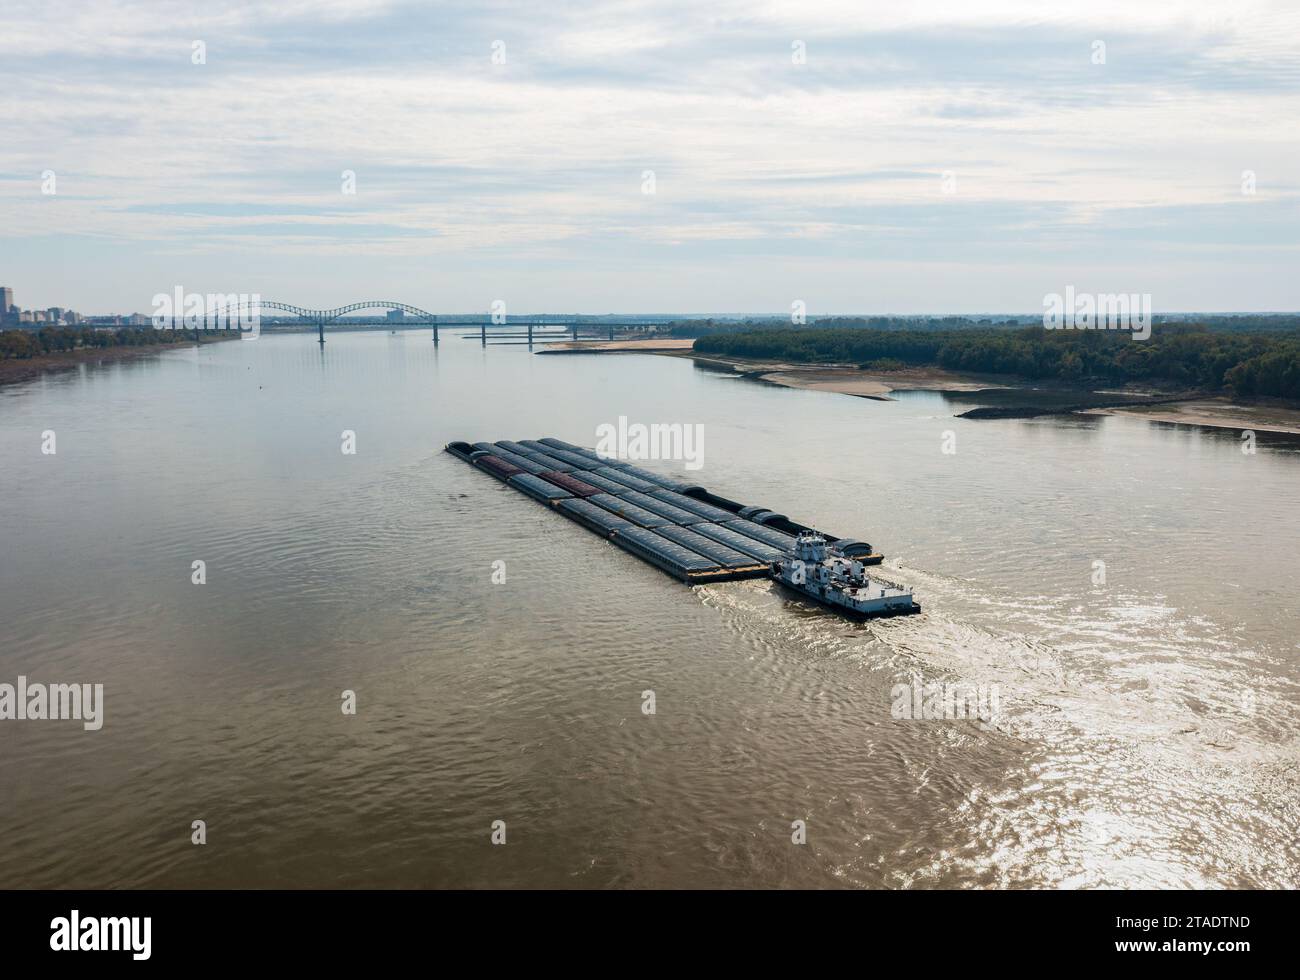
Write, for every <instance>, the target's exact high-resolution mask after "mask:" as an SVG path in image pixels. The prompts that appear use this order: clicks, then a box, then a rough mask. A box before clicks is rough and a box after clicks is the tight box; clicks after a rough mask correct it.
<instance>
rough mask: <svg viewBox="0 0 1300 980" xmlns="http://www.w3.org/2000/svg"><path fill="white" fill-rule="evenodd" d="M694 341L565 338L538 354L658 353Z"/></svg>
mask: <svg viewBox="0 0 1300 980" xmlns="http://www.w3.org/2000/svg"><path fill="white" fill-rule="evenodd" d="M694 343H695V341H694V340H692V339H691V338H690V337H664V338H663V339H662V340H653V339H646V340H566V341H564V342H563V343H559V342H556V343H553V344H547V345H546V347H544V348H543V349H542V350H540V351H538V353H539V354H572V353H574V352H579V353H581V352H583V351H587V352H590V353H592V354H617V353H618V352H619V351H630V352H631V353H633V354H659V353H668V352H681V351H689V350H690V349H691V345H692V344H694Z"/></svg>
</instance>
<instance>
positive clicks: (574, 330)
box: [573, 323, 578, 340]
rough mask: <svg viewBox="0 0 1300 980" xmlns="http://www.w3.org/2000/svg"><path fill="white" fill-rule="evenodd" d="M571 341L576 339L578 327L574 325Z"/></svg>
mask: <svg viewBox="0 0 1300 980" xmlns="http://www.w3.org/2000/svg"><path fill="white" fill-rule="evenodd" d="M573 339H574V340H577V339H578V325H577V324H576V323H575V324H574V325H573Z"/></svg>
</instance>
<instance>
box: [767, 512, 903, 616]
mask: <svg viewBox="0 0 1300 980" xmlns="http://www.w3.org/2000/svg"><path fill="white" fill-rule="evenodd" d="M772 576H773V578H775V579H776V580H777V581H778V582H780V583H781V584H782V585H784V586H787V587H788V588H791V589H794V590H795V591H797V592H799V593H801V594H803V595H806V596H808V597H809V598H811V599H816V600H817V601H818V602H821V603H824V604H826V605H828V606H831V607H832V608H834V609H836V610H838V611H840V612H843V613H848V614H849V615H851V616H860V617H863V618H866V617H869V616H906V615H909V614H911V613H919V612H920V611H921V607H920V605H919V604H918V603H917V602H916V600H915V599H913V598H912V592H911V590H910V589H896V588H894V587H893V586H889V585H884V584H882V583H877V582H872V581H871V580H870V579H869V578H868V577H867V572H866V567H865V566H864V565H863V564H862V562H860V561H857V560H855V559H852V558H846V557H844V556H843V555H840V554H837V553H836V552H835V549H834V548H828V547H827V545H826V539H825V538H824V537H822V536H821V535H820V534H818V533H817V532H816V531H802V532H800V534H799V536H798V537H797V538H795V541H794V546H793V548H792V549H791V550H790V551H788V552H787V553H786V554H785V555H784V556H782V558H781V560H780V561H777V562H776V563H774V564H773V566H772Z"/></svg>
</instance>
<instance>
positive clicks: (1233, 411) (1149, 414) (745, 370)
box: [541, 337, 1300, 435]
mask: <svg viewBox="0 0 1300 980" xmlns="http://www.w3.org/2000/svg"><path fill="white" fill-rule="evenodd" d="M693 344H694V341H693V340H691V339H690V338H685V337H682V338H663V339H661V340H615V341H601V342H591V341H587V342H585V343H584V342H581V341H579V342H578V343H572V342H570V343H566V344H563V345H561V344H555V345H554V346H553V347H551V348H548V349H547V350H545V351H542V352H541V353H573V352H575V351H586V352H590V353H599V354H615V353H620V352H626V353H641V354H664V355H667V356H670V357H689V358H690V359H691V360H693V361H697V362H699V363H701V364H707V365H710V366H712V367H716V368H719V369H722V370H729V371H733V372H735V373H736V374H738V375H741V376H743V377H746V378H750V379H753V380H756V381H763V382H766V383H768V384H774V385H780V386H781V387H783V388H803V389H806V390H809V391H826V392H833V393H838V394H842V395H852V396H854V397H855V398H871V399H875V400H877V401H892V399H891V398H890V397H889V395H890V392H893V391H909V390H910V391H965V392H970V391H983V390H987V389H990V388H1004V389H1011V390H1014V389H1015V388H1016V387H1019V386H1021V385H1023V382H1019V383H1018V382H1017V379H1013V378H1004V377H994V376H979V375H970V374H958V373H955V372H952V371H945V370H943V369H941V368H907V369H904V370H901V371H889V372H879V371H862V370H859V369H858V368H856V367H854V366H853V365H849V364H817V365H809V364H793V363H789V362H784V361H762V360H745V359H742V358H735V357H722V356H719V355H716V354H696V353H695V352H694V350H693V349H692V345H693ZM1039 390H1040V391H1041V390H1042V389H1039ZM1141 394H1144V393H1142V392H1134V395H1135V396H1140V395H1141ZM1166 397H1167V394H1166ZM1078 414H1086V415H1127V416H1131V417H1134V418H1144V419H1147V420H1149V421H1152V422H1171V423H1175V424H1178V425H1200V426H1209V427H1212V428H1220V429H1254V430H1256V431H1259V432H1284V433H1291V434H1295V435H1300V409H1293V408H1288V407H1286V406H1272V405H1242V404H1237V403H1235V402H1232V401H1229V400H1228V399H1227V398H1205V397H1204V396H1203V395H1196V396H1189V398H1188V400H1187V401H1185V402H1164V403H1162V404H1159V405H1151V406H1149V407H1146V406H1129V407H1123V408H1096V409H1083V410H1080V411H1079V413H1078Z"/></svg>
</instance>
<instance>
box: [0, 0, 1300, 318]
mask: <svg viewBox="0 0 1300 980" xmlns="http://www.w3.org/2000/svg"><path fill="white" fill-rule="evenodd" d="M972 7H973V5H970V4H964V3H960V2H956V0H948V2H939V3H932V4H926V5H925V6H924V8H923V9H922V8H913V7H910V6H906V5H899V4H893V3H849V2H847V0H846V2H844V3H825V4H820V5H818V6H817V9H809V8H808V7H807V6H806V5H804V4H799V3H794V2H776V3H771V4H764V5H762V6H761V7H755V6H754V5H752V4H747V3H738V2H737V3H731V2H721V3H717V4H711V5H709V6H708V7H707V8H705V7H701V6H699V5H695V4H687V3H682V4H679V5H673V4H667V5H666V4H664V3H656V4H653V5H651V4H646V3H642V2H630V3H625V4H619V5H617V6H615V7H608V6H605V5H596V4H590V3H578V4H569V5H564V7H563V8H558V7H554V6H552V7H539V8H536V9H526V10H520V9H516V8H515V7H514V6H512V5H507V4H502V3H494V2H487V3H484V4H480V5H476V6H475V7H474V8H473V9H472V10H468V11H449V10H446V9H432V10H431V9H429V8H428V7H427V6H426V5H423V4H418V3H414V2H402V0H394V2H385V0H355V2H351V0H333V2H329V3H326V4H324V5H312V6H290V7H286V8H276V9H255V8H252V7H249V6H247V5H243V4H235V3H227V2H221V0H217V2H212V3H208V4H203V5H197V4H196V5H192V6H186V5H172V6H169V7H168V15H167V16H166V17H159V16H158V13H157V8H156V6H155V5H153V4H148V3H139V2H133V0H127V2H123V3H117V4H113V5H111V6H109V7H103V6H102V5H98V4H95V3H91V2H88V0H83V2H74V3H70V4H61V5H54V6H50V5H35V4H32V5H22V6H20V7H18V8H17V9H15V10H13V11H12V12H11V13H10V14H9V16H8V17H7V18H6V29H5V31H4V32H2V33H0V62H3V64H4V66H5V85H6V91H7V93H8V94H9V95H10V97H11V103H12V105H13V106H14V107H15V109H16V111H13V112H10V113H6V114H4V116H3V118H0V145H3V146H4V150H3V153H2V154H0V209H3V213H4V214H5V219H4V221H3V222H2V223H0V276H3V279H4V280H5V281H7V282H9V283H10V284H11V285H12V286H13V287H14V288H15V289H17V290H19V291H20V293H21V299H20V302H21V303H22V304H23V305H24V306H25V307H29V308H33V309H41V308H48V307H51V306H59V307H71V308H73V309H77V310H82V311H85V312H87V313H91V314H94V313H100V312H104V313H107V312H113V311H121V312H137V311H138V312H142V313H147V312H148V306H149V302H150V300H151V297H152V296H153V295H154V294H156V293H159V292H166V291H170V290H171V289H173V288H174V286H175V285H177V284H183V285H184V286H185V287H186V288H192V289H196V290H202V291H205V292H241V293H261V294H262V295H263V296H264V297H268V298H276V299H282V300H286V301H302V302H311V303H318V304H321V305H340V304H343V303H348V302H352V301H356V300H359V299H365V298H368V297H371V296H389V297H393V298H396V299H401V300H405V301H408V302H411V303H414V304H419V305H423V306H425V307H427V308H429V309H436V310H447V311H452V310H456V311H465V310H470V311H479V310H487V309H488V308H489V306H490V304H491V303H492V302H493V301H495V300H504V301H505V303H506V304H507V308H508V309H509V310H510V312H512V313H513V312H566V313H607V312H620V313H633V312H644V311H662V312H666V313H680V314H686V313H697V314H704V315H709V314H712V315H727V314H734V315H767V314H773V315H778V314H780V313H782V312H783V311H788V310H789V309H790V304H791V303H792V302H794V301H796V300H799V301H803V302H804V303H805V304H806V306H807V313H808V316H809V317H817V316H828V315H835V314H850V313H873V312H878V313H893V314H910V315H916V314H923V313H933V314H975V313H977V312H979V311H986V310H994V311H1008V312H1011V313H1024V314H1031V313H1034V312H1036V311H1039V310H1040V309H1041V300H1042V297H1043V296H1044V295H1045V294H1048V293H1052V292H1060V291H1062V290H1064V289H1065V288H1066V287H1067V286H1073V287H1076V288H1077V289H1079V290H1081V291H1092V292H1116V291H1123V292H1141V293H1149V294H1151V296H1152V299H1153V306H1154V309H1155V312H1156V313H1157V314H1161V313H1172V312H1187V311H1206V312H1213V311H1223V312H1227V311H1232V312H1257V311H1293V310H1297V309H1300V282H1297V279H1298V278H1300V277H1297V276H1296V275H1295V273H1294V269H1295V267H1296V264H1297V258H1298V257H1300V154H1297V152H1296V150H1297V144H1298V143H1300V10H1297V8H1295V6H1294V5H1293V4H1290V3H1286V2H1283V0H1242V2H1240V3H1238V4H1236V5H1235V6H1234V8H1233V15H1232V17H1225V16H1223V14H1222V7H1221V5H1220V4H1218V3H1206V2H1188V3H1185V4H1180V5H1177V6H1176V7H1175V6H1169V5H1162V6H1160V7H1159V8H1155V7H1149V6H1139V5H1133V4H1131V3H1127V2H1116V0H1099V2H1089V3H1084V2H1081V0H1080V2H1074V3H1064V4H1054V5H1052V6H1051V8H1050V9H1047V8H1045V6H1044V5H1042V4H1041V3H1037V2H1029V0H995V2H993V0H991V2H987V3H981V4H979V5H978V7H979V9H978V10H976V9H972ZM70 25H75V28H72V27H70Z"/></svg>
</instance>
